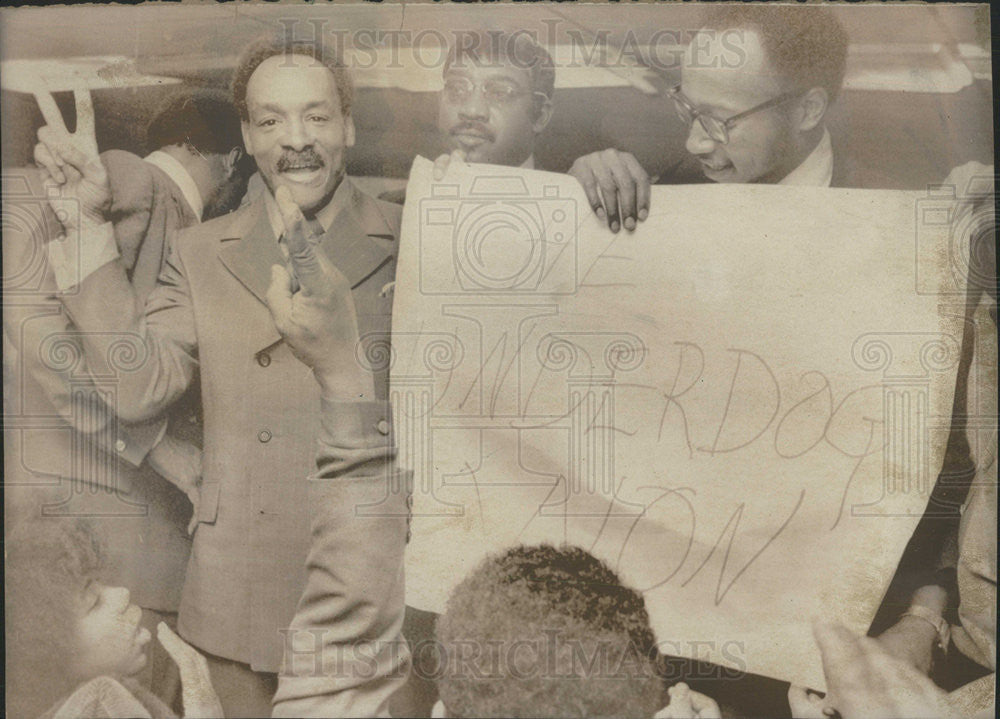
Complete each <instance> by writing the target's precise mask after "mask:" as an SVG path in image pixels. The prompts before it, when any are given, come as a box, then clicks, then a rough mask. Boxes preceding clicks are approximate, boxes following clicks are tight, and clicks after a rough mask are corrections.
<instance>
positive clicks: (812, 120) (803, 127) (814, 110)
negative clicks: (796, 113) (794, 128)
mask: <svg viewBox="0 0 1000 719" xmlns="http://www.w3.org/2000/svg"><path fill="white" fill-rule="evenodd" d="M829 106H830V96H829V95H827V92H826V89H825V88H822V87H814V88H812V89H811V90H809V92H807V93H806V94H805V95H803V97H802V102H801V104H800V107H801V108H802V119H801V120H800V121H799V131H800V132H808V131H809V130H812V129H813V128H814V127H816V126H817V125H819V124H820V123H821V122H822V121H823V116H824V115H826V110H827V108H828V107H829Z"/></svg>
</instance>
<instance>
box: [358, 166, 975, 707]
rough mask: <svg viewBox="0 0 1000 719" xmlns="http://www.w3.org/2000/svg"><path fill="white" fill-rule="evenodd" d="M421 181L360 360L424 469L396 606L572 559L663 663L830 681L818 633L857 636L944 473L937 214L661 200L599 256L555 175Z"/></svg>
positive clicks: (921, 204) (942, 294)
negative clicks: (553, 550) (386, 327)
mask: <svg viewBox="0 0 1000 719" xmlns="http://www.w3.org/2000/svg"><path fill="white" fill-rule="evenodd" d="M431 177H432V175H431V165H430V163H429V162H428V161H426V160H424V159H422V158H418V160H417V161H416V162H415V163H414V167H413V171H412V174H411V178H410V183H409V188H408V193H407V205H406V209H405V213H404V226H403V235H402V236H403V238H404V239H403V244H402V247H401V248H400V257H399V266H398V272H397V277H398V281H397V283H396V289H395V292H396V297H395V314H394V318H393V336H392V349H391V352H386V353H384V354H382V353H378V352H374V351H373V353H372V354H373V356H372V357H370V358H369V359H370V360H371V361H372V362H380V361H391V362H392V368H391V372H392V380H391V387H392V399H393V402H394V406H395V409H396V414H397V419H396V427H397V441H398V443H399V447H400V461H401V462H402V463H403V464H404V465H405V466H408V467H410V468H412V469H413V470H414V472H415V480H414V493H415V496H414V505H413V511H414V518H413V524H412V540H411V542H410V545H409V548H408V552H407V567H406V571H407V580H406V581H407V603H408V604H411V605H413V606H416V607H418V608H422V609H427V610H432V611H435V612H441V611H442V610H443V608H444V603H445V601H446V599H447V597H448V594H449V592H450V590H451V589H452V588H453V587H454V586H455V585H456V584H457V583H458V581H460V580H461V578H462V577H463V576H464V575H465V574H466V573H467V572H468V571H469V570H470V569H471V568H472V567H474V566H475V565H476V564H477V563H478V562H479V561H480V560H481V559H482V558H483V557H484V555H485V554H486V553H488V552H492V551H498V550H502V549H504V548H506V547H509V546H511V545H514V544H516V543H538V542H550V543H556V544H558V543H563V542H566V543H571V544H575V545H579V546H582V547H584V548H586V549H589V550H590V551H592V552H593V553H594V554H595V555H597V556H598V557H600V558H601V559H603V560H605V561H607V562H608V563H609V564H610V565H611V566H612V568H614V569H616V570H617V571H618V572H619V573H620V575H621V577H622V578H623V580H624V581H625V582H627V583H629V584H631V585H632V586H634V587H636V588H638V589H641V590H642V591H643V592H644V595H645V599H646V604H647V608H648V610H649V613H650V616H651V618H652V622H653V628H654V630H655V631H656V634H657V638H658V640H659V642H660V646H661V649H662V650H663V651H664V652H665V653H667V654H673V655H682V656H690V657H693V658H699V659H704V660H709V661H713V662H716V663H718V664H721V665H724V666H728V667H734V668H738V669H743V670H747V671H751V672H756V673H761V674H766V675H770V676H774V677H778V678H782V679H786V680H790V681H794V682H797V683H801V684H805V685H808V686H812V687H816V688H822V687H823V677H822V671H821V666H820V662H819V654H818V651H817V650H816V649H815V647H814V644H813V639H812V634H811V625H810V619H811V618H812V617H814V616H817V617H824V618H827V619H831V620H839V621H841V622H843V623H845V624H846V625H848V626H849V627H850V628H852V629H853V630H855V631H857V632H859V633H863V632H864V631H866V630H867V628H868V625H869V623H870V621H871V619H872V617H873V615H874V612H875V610H876V608H877V607H878V604H879V602H880V600H881V598H882V596H883V593H884V591H885V589H886V587H887V585H888V582H889V580H890V578H891V576H892V573H893V571H894V569H895V566H896V563H897V561H898V559H899V557H900V555H901V553H902V550H903V548H904V546H905V544H906V542H907V540H908V539H909V536H910V534H911V533H912V530H913V528H914V526H915V525H916V522H917V520H918V519H919V517H920V515H921V513H922V512H923V510H924V507H925V505H926V502H927V498H928V493H929V491H930V489H931V487H932V485H933V483H934V480H935V478H936V476H937V472H938V470H939V468H940V465H941V461H942V456H943V448H944V439H945V437H946V435H947V431H948V426H949V423H950V416H951V405H952V395H953V393H954V382H955V379H954V378H955V371H956V366H957V359H958V352H959V345H960V340H961V320H960V317H959V316H958V315H957V314H956V313H953V312H947V311H943V310H942V309H941V306H942V305H946V304H948V303H949V302H950V303H952V304H954V303H955V302H956V301H960V300H961V294H960V293H961V292H962V291H963V287H962V282H963V281H964V280H963V279H962V278H963V277H964V274H963V272H962V271H961V269H960V268H958V269H956V268H954V267H952V265H951V264H950V262H949V259H948V258H949V257H950V255H949V254H948V250H949V248H948V242H947V232H946V227H945V226H943V225H942V224H941V223H940V222H937V223H936V224H935V222H934V221H933V220H924V219H921V220H920V221H919V222H918V217H919V218H925V217H926V218H933V217H935V215H934V212H932V210H934V209H935V207H929V206H926V205H927V203H932V202H934V201H933V200H931V199H926V198H922V197H921V196H920V195H919V194H918V193H905V192H889V191H861V190H829V189H811V188H784V187H774V186H761V187H756V186H738V187H736V186H722V185H700V186H691V187H655V188H653V194H652V203H651V208H652V211H651V214H650V217H649V218H648V219H647V220H646V221H645V222H643V223H641V224H640V226H639V229H638V230H637V231H636V232H634V233H627V232H624V231H623V232H622V233H620V234H618V235H612V234H611V233H610V232H609V231H608V230H607V229H606V228H605V227H604V225H603V223H602V222H600V221H599V220H598V219H597V218H596V217H595V216H594V215H593V214H592V212H591V210H590V207H589V205H588V203H587V201H586V199H585V197H584V195H583V193H582V191H581V189H580V188H579V186H578V185H577V183H576V180H574V179H573V178H570V177H567V176H563V175H555V174H550V173H543V172H534V171H526V170H514V169H507V168H498V167H489V166H468V165H461V164H457V165H455V166H453V167H452V168H451V169H450V170H449V173H448V175H447V177H446V179H445V180H444V181H442V182H438V183H435V182H432V179H431ZM937 216H940V213H938V215H937ZM944 217H947V212H945V214H944ZM956 277H957V278H958V279H956ZM371 346H372V347H376V348H377V347H378V346H379V345H377V344H374V345H371ZM383 348H384V345H383ZM374 355H378V356H377V357H376V356H374Z"/></svg>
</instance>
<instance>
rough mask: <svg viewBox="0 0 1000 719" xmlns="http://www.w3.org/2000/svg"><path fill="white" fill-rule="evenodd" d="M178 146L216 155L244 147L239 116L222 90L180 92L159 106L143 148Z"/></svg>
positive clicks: (200, 89)
mask: <svg viewBox="0 0 1000 719" xmlns="http://www.w3.org/2000/svg"><path fill="white" fill-rule="evenodd" d="M178 144H183V145H191V146H192V147H194V148H196V149H197V150H199V151H200V152H203V153H215V154H225V153H227V152H229V151H230V150H232V149H233V148H234V147H239V148H242V147H243V135H242V134H241V133H240V118H239V115H237V114H236V109H235V108H234V107H233V104H232V102H231V101H230V99H229V96H228V95H227V94H226V93H225V92H224V91H223V90H214V89H209V88H194V89H185V90H180V91H178V92H175V93H173V94H171V95H170V96H169V97H167V99H166V100H164V101H163V103H161V104H160V106H159V107H158V108H157V109H156V112H154V113H153V119H151V120H150V121H149V125H148V126H147V127H146V148H147V149H148V150H150V151H152V150H158V149H160V148H161V147H167V146H170V145H178Z"/></svg>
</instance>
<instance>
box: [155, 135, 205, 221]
mask: <svg viewBox="0 0 1000 719" xmlns="http://www.w3.org/2000/svg"><path fill="white" fill-rule="evenodd" d="M145 160H146V162H148V163H149V164H150V165H153V166H154V167H158V168H160V169H161V170H163V172H164V173H166V175H167V177H169V178H170V179H171V180H173V182H174V184H175V185H177V187H178V188H179V189H180V191H181V195H183V196H184V199H185V200H187V203H188V206H190V208H191V211H192V212H193V213H194V216H195V217H197V218H198V219H199V220H201V215H202V213H203V212H204V211H205V203H204V200H202V199H201V192H200V191H199V190H198V185H197V184H196V183H195V181H194V178H193V177H191V173H190V172H188V171H187V168H186V167H184V165H182V164H181V162H180V160H178V159H177V158H176V157H174V156H173V155H171V154H169V153H167V152H163V151H161V150H156V151H154V152H151V153H149V154H148V155H147V156H146V157H145Z"/></svg>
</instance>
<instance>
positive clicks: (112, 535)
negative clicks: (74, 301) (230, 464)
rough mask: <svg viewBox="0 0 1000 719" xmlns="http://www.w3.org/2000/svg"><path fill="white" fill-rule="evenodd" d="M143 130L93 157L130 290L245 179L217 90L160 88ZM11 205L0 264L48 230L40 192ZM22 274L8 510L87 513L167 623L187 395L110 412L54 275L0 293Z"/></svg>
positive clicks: (112, 564)
mask: <svg viewBox="0 0 1000 719" xmlns="http://www.w3.org/2000/svg"><path fill="white" fill-rule="evenodd" d="M220 95H221V97H220ZM147 138H148V141H149V143H150V146H151V147H154V148H157V149H156V150H154V151H153V152H152V153H151V154H149V155H148V156H147V157H146V158H145V159H143V158H140V157H138V156H136V155H133V154H131V153H128V152H123V151H120V150H109V151H107V152H105V153H103V155H102V156H101V162H102V163H103V165H104V166H105V167H106V168H107V176H108V183H109V188H110V206H109V207H108V210H107V212H108V216H109V217H110V218H111V219H112V221H113V227H114V240H115V246H116V249H117V251H118V252H119V253H120V255H121V262H122V265H123V267H124V269H125V270H126V273H127V277H128V280H129V281H130V283H131V287H132V291H133V292H134V295H135V297H136V298H137V299H138V300H139V301H144V300H145V298H146V297H147V296H148V295H149V293H150V292H151V291H152V289H153V287H154V286H155V284H156V278H157V276H158V275H159V273H160V270H161V268H162V266H163V263H164V259H165V257H166V255H167V252H168V241H169V238H170V236H171V235H172V234H173V233H174V232H176V231H178V230H180V229H181V228H184V227H188V226H191V225H194V224H197V223H198V222H200V221H201V218H202V213H203V211H204V212H207V213H209V216H211V215H212V214H218V213H219V212H221V211H222V210H223V209H224V208H225V204H226V200H227V199H228V200H230V201H231V199H232V197H233V196H237V197H238V193H239V192H240V191H241V186H242V185H243V184H244V183H245V179H242V178H245V174H244V175H241V173H240V172H239V171H238V168H237V162H238V158H239V156H240V154H241V153H242V150H241V147H242V139H241V137H240V134H239V120H238V118H237V116H236V113H235V110H234V109H233V108H232V105H231V104H230V103H229V102H228V99H227V98H226V97H225V95H224V94H222V93H218V92H212V91H207V90H199V91H181V92H179V93H176V94H174V95H171V96H170V97H169V98H168V100H167V101H166V102H165V103H164V104H163V106H162V107H160V108H159V109H158V111H157V112H156V113H155V114H154V117H153V119H152V121H151V122H150V124H149V128H148V132H147ZM10 177H12V178H17V179H18V180H22V181H23V185H24V189H25V194H24V197H25V198H29V197H30V198H39V197H45V196H46V194H45V190H44V187H43V182H42V177H41V173H40V172H39V171H37V170H34V169H33V168H31V169H25V170H23V171H18V172H17V173H14V174H12V175H11V176H10ZM18 211H19V212H20V213H21V214H22V216H23V217H24V218H31V220H32V221H30V222H26V223H25V224H24V225H23V226H22V227H20V228H18V227H12V228H11V233H10V234H8V235H7V236H6V237H5V242H4V250H5V253H4V254H5V258H4V259H5V267H6V268H7V273H6V276H7V277H12V276H13V275H15V274H16V269H17V268H18V267H23V266H25V263H24V261H23V260H24V259H26V258H24V257H21V258H19V257H16V255H17V254H19V252H34V251H38V250H40V249H41V248H42V247H43V246H44V245H43V243H45V242H48V241H49V240H50V238H52V237H54V236H55V235H56V234H58V233H57V232H55V230H56V229H57V228H58V226H59V222H58V220H57V218H56V217H55V216H54V215H53V214H52V211H51V210H50V208H49V207H48V206H47V205H45V204H40V203H38V202H37V200H36V201H35V202H34V203H27V202H21V203H20V204H19V205H18ZM19 229H22V230H24V232H21V233H19V232H18V230H19ZM78 270H79V268H59V272H60V273H64V272H66V273H69V274H75V273H76V272H77V271H78ZM29 274H30V273H29ZM5 280H6V277H5ZM30 281H37V282H38V284H37V285H35V286H33V287H32V289H33V296H32V301H31V304H24V303H21V302H19V301H16V300H15V301H13V302H11V301H8V302H6V303H5V305H6V306H5V311H4V328H5V332H6V334H7V336H8V337H9V339H10V340H11V342H12V344H13V346H14V348H15V349H16V351H17V360H16V383H15V386H13V387H10V388H9V389H11V390H13V391H14V392H15V393H16V394H17V399H18V402H19V406H18V408H17V415H19V417H20V419H15V421H14V422H13V423H8V427H7V428H6V429H7V432H6V438H7V440H8V441H7V442H6V443H5V445H6V447H7V451H6V452H5V455H6V462H5V465H6V466H5V470H6V472H5V473H6V507H7V510H8V514H7V518H8V520H9V521H12V522H13V521H18V520H19V519H26V520H29V521H30V520H31V519H32V518H35V517H39V516H42V515H46V516H52V515H54V516H88V517H92V518H93V521H94V523H95V525H96V526H95V529H96V531H97V532H98V533H99V536H100V538H101V540H102V541H103V543H104V545H105V549H106V552H107V554H108V559H109V562H108V567H109V575H108V576H107V577H106V578H105V579H106V580H107V581H109V582H110V583H112V584H114V585H124V586H128V587H131V588H132V597H133V600H134V601H135V603H137V604H138V605H139V606H141V607H143V609H144V610H145V612H144V623H145V624H146V625H147V628H152V627H154V626H155V625H156V623H157V622H158V621H160V620H166V621H167V622H168V623H169V624H171V625H176V612H177V609H178V605H179V602H180V587H181V586H182V584H183V581H184V570H185V567H186V565H187V559H188V555H189V553H190V544H191V543H190V539H189V537H188V532H187V526H188V523H189V519H190V516H191V508H190V504H189V502H188V499H187V498H185V494H187V495H188V496H189V497H196V496H197V495H196V491H197V483H198V481H199V480H200V472H201V466H200V465H201V460H200V455H201V450H200V448H199V446H200V444H201V425H200V419H199V416H198V415H199V411H198V406H197V404H198V403H197V396H196V395H195V396H191V395H188V396H187V397H185V401H184V402H181V403H178V405H176V406H175V407H174V408H173V410H172V411H171V413H170V414H169V416H157V417H153V418H151V419H150V420H149V421H146V422H142V423H132V424H126V423H123V422H119V421H118V418H117V417H116V416H115V414H114V400H115V386H114V381H113V379H112V378H107V377H106V378H103V381H94V380H92V379H91V378H90V377H89V376H88V372H87V370H86V367H85V362H84V359H83V349H82V346H81V345H80V342H79V337H78V332H77V328H76V327H75V326H74V324H73V323H72V321H71V320H70V319H69V317H68V316H67V314H66V312H65V310H64V309H63V308H62V307H61V305H60V303H59V301H58V299H57V298H56V296H55V293H56V292H57V290H58V287H57V281H56V277H55V276H54V275H53V274H50V273H49V272H45V273H44V274H43V275H40V276H35V277H31V276H29V275H18V279H15V280H14V282H13V285H12V286H8V285H7V284H6V282H5V288H4V291H5V294H6V295H7V299H8V300H9V299H10V298H11V294H13V293H16V292H17V291H18V289H22V290H25V289H27V286H24V287H20V288H19V287H18V285H19V284H23V283H27V282H30ZM8 293H11V294H8ZM109 404H110V406H109ZM11 425H13V426H11ZM152 659H153V661H152V662H150V664H149V666H148V667H147V670H146V671H147V680H149V681H150V683H151V686H152V688H153V689H154V691H158V692H165V693H169V692H170V687H166V686H163V684H162V682H163V681H169V680H170V677H171V676H173V672H170V671H169V668H170V667H172V663H171V662H169V661H168V660H166V659H165V657H164V656H163V655H162V654H159V653H157V652H154V653H153V654H152ZM158 665H162V666H158ZM161 669H162V670H165V671H166V676H164V672H163V671H160V670H161ZM174 678H175V676H174Z"/></svg>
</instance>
